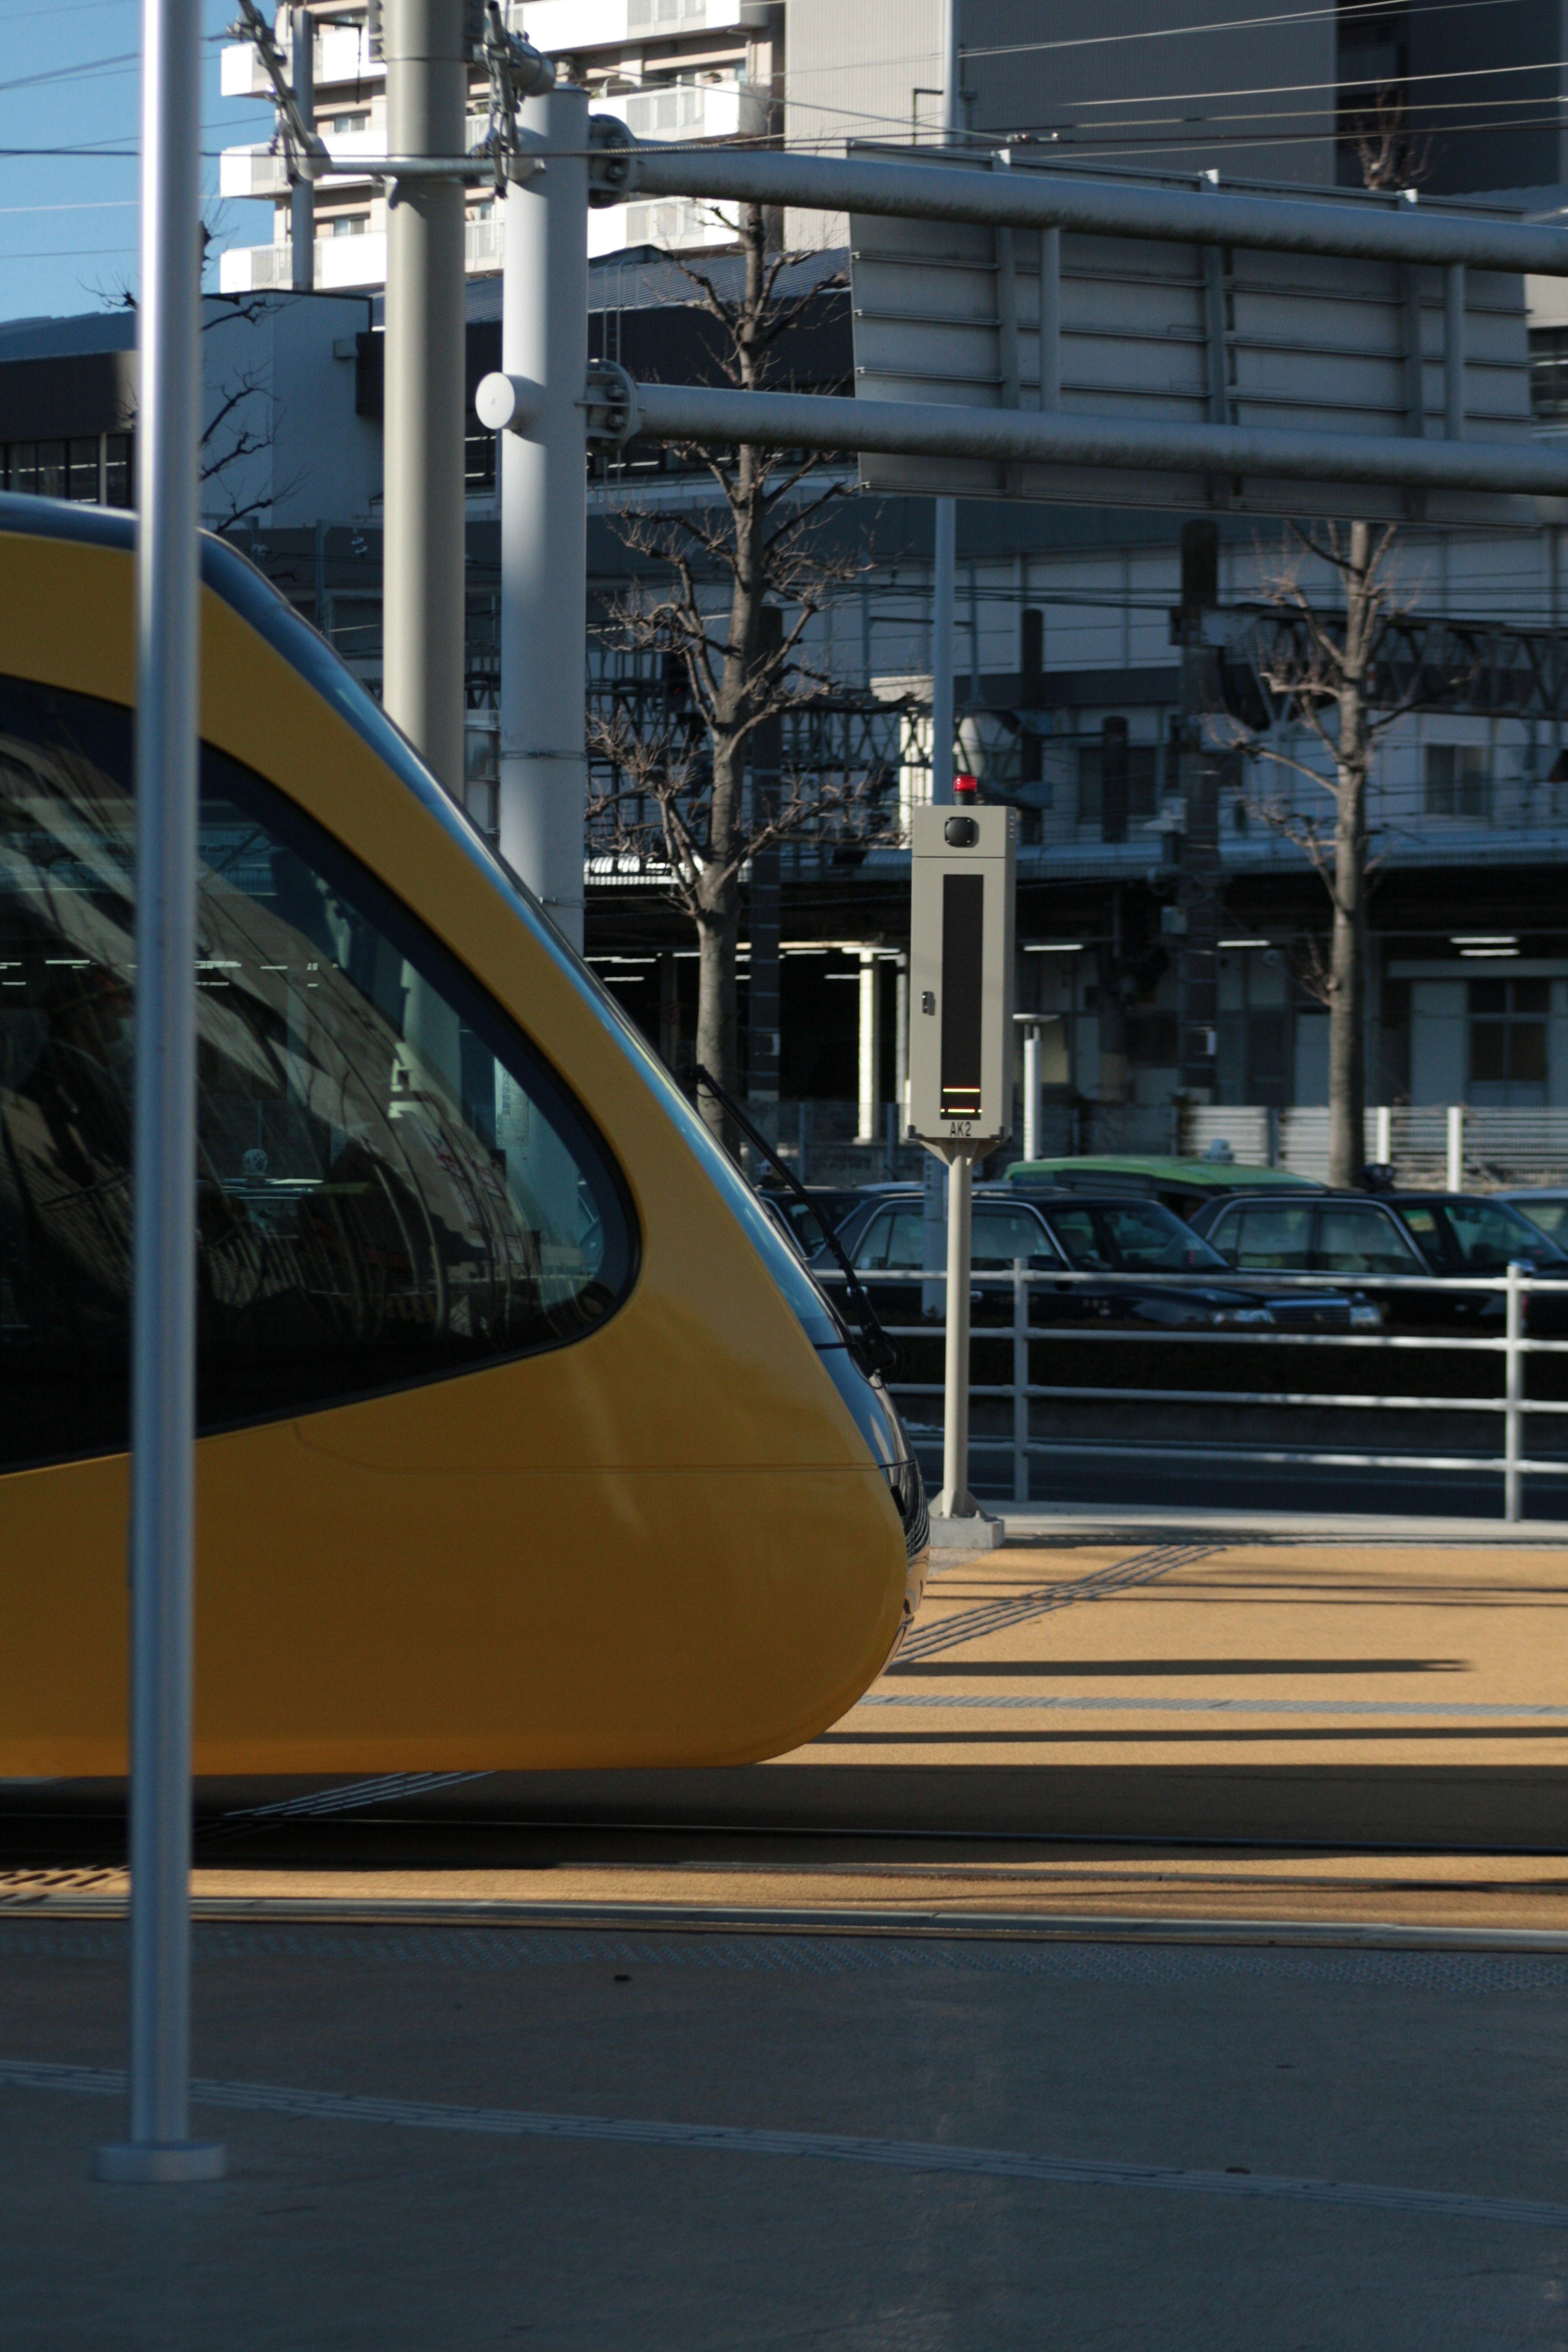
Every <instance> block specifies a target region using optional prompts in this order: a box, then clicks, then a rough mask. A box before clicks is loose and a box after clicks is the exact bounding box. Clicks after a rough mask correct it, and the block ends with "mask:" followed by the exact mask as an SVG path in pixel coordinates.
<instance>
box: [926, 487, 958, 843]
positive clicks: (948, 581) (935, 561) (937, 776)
mask: <svg viewBox="0 0 1568 2352" xmlns="http://www.w3.org/2000/svg"><path fill="white" fill-rule="evenodd" d="M934 503H935V521H936V530H935V544H934V548H933V551H932V559H931V799H932V800H933V801H934V802H935V803H936V805H937V807H938V808H946V807H948V806H949V804H950V803H951V802H952V725H953V712H952V615H953V597H954V583H955V580H956V575H957V572H958V506H957V501H956V500H955V499H936V500H935V502H934Z"/></svg>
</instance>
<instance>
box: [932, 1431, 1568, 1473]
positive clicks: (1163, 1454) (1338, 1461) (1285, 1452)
mask: <svg viewBox="0 0 1568 2352" xmlns="http://www.w3.org/2000/svg"><path fill="white" fill-rule="evenodd" d="M970 1442H971V1444H976V1445H984V1444H991V1445H994V1447H995V1449H996V1450H997V1451H998V1452H999V1453H1000V1452H1010V1451H1011V1450H1012V1440H1011V1439H1010V1438H1005V1437H998V1438H994V1439H985V1438H972V1439H971V1441H970ZM1026 1451H1027V1452H1028V1453H1030V1454H1104V1455H1107V1456H1114V1457H1116V1458H1117V1459H1118V1460H1125V1459H1126V1457H1127V1456H1128V1455H1129V1454H1141V1455H1142V1454H1154V1455H1157V1456H1158V1457H1159V1458H1160V1459H1161V1460H1172V1461H1194V1462H1195V1461H1202V1462H1259V1463H1266V1464H1268V1465H1270V1466H1272V1467H1279V1468H1283V1469H1314V1468H1315V1469H1326V1470H1327V1469H1333V1470H1482V1471H1486V1472H1488V1473H1489V1474H1491V1475H1497V1474H1498V1473H1500V1472H1502V1471H1505V1470H1506V1469H1507V1468H1508V1461H1507V1458H1506V1456H1504V1455H1502V1454H1326V1453H1319V1452H1315V1451H1312V1450H1310V1449H1308V1448H1306V1447H1300V1448H1297V1447H1291V1446H1272V1447H1269V1446H1261V1445H1198V1444H1193V1445H1183V1444H1160V1443H1158V1442H1156V1443H1154V1444H1121V1445H1119V1444H1117V1443H1116V1442H1115V1441H1114V1440H1113V1439H1105V1438H1085V1439H1083V1440H1082V1441H1081V1443H1080V1442H1077V1441H1075V1442H1074V1443H1073V1444H1053V1443H1051V1442H1050V1441H1049V1440H1048V1439H1046V1438H1034V1437H1032V1438H1031V1439H1030V1440H1029V1443H1028V1445H1027V1447H1026ZM1518 1467H1519V1469H1520V1470H1521V1471H1523V1472H1526V1473H1528V1474H1530V1475H1532V1476H1538V1477H1540V1476H1544V1477H1568V1461H1563V1462H1550V1461H1548V1462H1522V1461H1521V1463H1520V1464H1519V1465H1518Z"/></svg>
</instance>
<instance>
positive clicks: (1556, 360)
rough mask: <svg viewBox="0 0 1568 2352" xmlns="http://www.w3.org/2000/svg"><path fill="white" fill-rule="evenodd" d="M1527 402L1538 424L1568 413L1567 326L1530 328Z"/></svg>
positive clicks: (1554, 420)
mask: <svg viewBox="0 0 1568 2352" xmlns="http://www.w3.org/2000/svg"><path fill="white" fill-rule="evenodd" d="M1530 406H1531V415H1533V416H1534V418H1535V421H1536V423H1537V424H1538V425H1556V424H1559V423H1561V421H1562V420H1563V417H1565V416H1568V328H1564V327H1533V328H1531V334H1530Z"/></svg>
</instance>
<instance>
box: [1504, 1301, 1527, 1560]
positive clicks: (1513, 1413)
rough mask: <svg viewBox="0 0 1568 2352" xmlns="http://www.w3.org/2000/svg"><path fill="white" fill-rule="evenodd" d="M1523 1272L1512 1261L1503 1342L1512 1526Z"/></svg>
mask: <svg viewBox="0 0 1568 2352" xmlns="http://www.w3.org/2000/svg"><path fill="white" fill-rule="evenodd" d="M1522 1271H1523V1269H1522V1268H1521V1266H1519V1265H1516V1264H1515V1263H1513V1262H1512V1261H1511V1260H1510V1264H1509V1269H1508V1290H1507V1293H1506V1297H1507V1303H1508V1324H1507V1336H1506V1338H1505V1339H1504V1343H1503V1362H1504V1365H1505V1367H1506V1379H1505V1383H1504V1399H1503V1473H1502V1515H1503V1517H1504V1518H1505V1519H1506V1520H1507V1521H1508V1522H1509V1524H1510V1526H1512V1525H1513V1524H1514V1523H1515V1522H1516V1521H1517V1520H1518V1518H1519V1517H1520V1485H1521V1480H1520V1466H1519V1465H1520V1457H1521V1454H1522V1453H1523V1451H1524V1448H1523V1447H1522V1445H1521V1444H1520V1436H1521V1423H1522V1421H1523V1419H1524V1416H1523V1414H1522V1413H1521V1411H1520V1403H1521V1399H1522V1398H1523V1395H1524V1350H1523V1349H1522V1347H1521V1345H1520V1342H1521V1339H1523V1337H1524V1293H1523V1291H1522V1290H1521V1287H1520V1281H1521V1274H1522Z"/></svg>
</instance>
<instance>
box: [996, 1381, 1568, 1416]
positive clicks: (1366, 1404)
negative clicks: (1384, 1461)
mask: <svg viewBox="0 0 1568 2352" xmlns="http://www.w3.org/2000/svg"><path fill="white" fill-rule="evenodd" d="M1014 1393H1015V1391H1013V1390H1012V1389H983V1388H972V1389H971V1390H970V1394H971V1396H1012V1395H1013V1394H1014ZM1022 1393H1023V1394H1024V1395H1025V1396H1030V1397H1079V1398H1083V1399H1085V1400H1086V1401H1089V1402H1105V1401H1106V1400H1107V1399H1113V1400H1114V1401H1116V1402H1119V1403H1131V1404H1255V1405H1301V1406H1309V1405H1321V1407H1322V1408H1323V1410H1324V1411H1325V1412H1339V1411H1340V1410H1341V1409H1342V1407H1345V1406H1354V1407H1355V1408H1356V1409H1357V1410H1365V1411H1369V1412H1507V1411H1508V1399H1507V1398H1506V1397H1500V1396H1496V1397H1423V1396H1350V1395H1338V1394H1336V1395H1333V1396H1314V1395H1313V1393H1312V1391H1310V1389H1308V1390H1304V1391H1295V1390H1289V1389H1282V1390H1278V1391H1275V1390H1269V1389H1124V1388H1114V1389H1104V1388H1099V1389H1096V1388H1067V1387H1063V1386H1059V1385H1055V1386H1041V1385H1037V1383H1036V1382H1035V1381H1030V1383H1029V1385H1028V1387H1027V1388H1026V1389H1025V1390H1024V1391H1022ZM1551 1409H1552V1410H1554V1411H1556V1412H1568V1403H1564V1404H1560V1405H1557V1406H1555V1407H1553V1408H1551Z"/></svg>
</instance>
